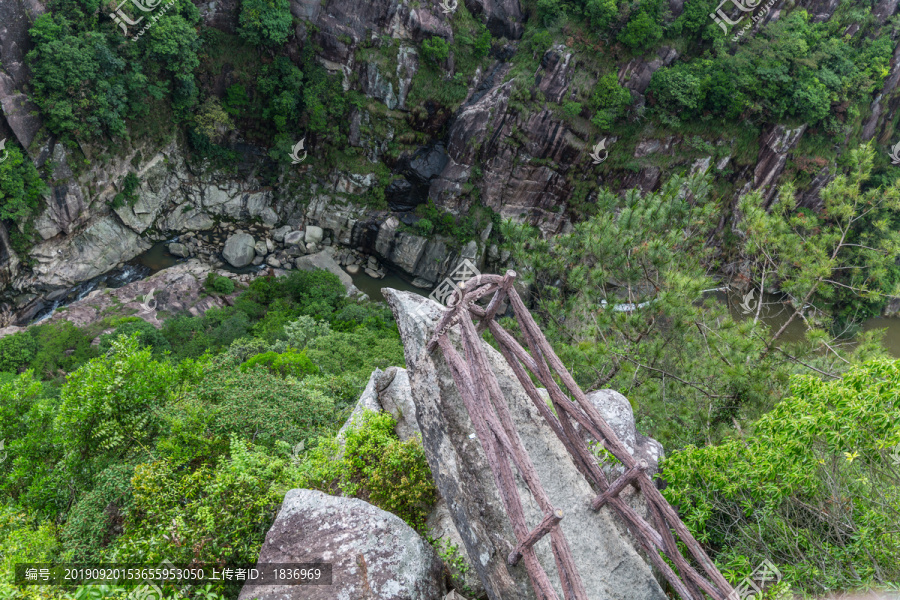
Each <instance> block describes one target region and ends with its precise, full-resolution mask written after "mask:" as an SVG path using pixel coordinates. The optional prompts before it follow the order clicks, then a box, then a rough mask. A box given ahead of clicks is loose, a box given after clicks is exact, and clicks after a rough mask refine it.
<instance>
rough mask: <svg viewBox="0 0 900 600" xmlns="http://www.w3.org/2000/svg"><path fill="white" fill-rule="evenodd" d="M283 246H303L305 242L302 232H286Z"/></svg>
mask: <svg viewBox="0 0 900 600" xmlns="http://www.w3.org/2000/svg"><path fill="white" fill-rule="evenodd" d="M284 244H285V245H286V246H295V245H297V244H304V246H305V245H306V242H304V241H303V232H302V231H288V232H287V233H286V234H284Z"/></svg>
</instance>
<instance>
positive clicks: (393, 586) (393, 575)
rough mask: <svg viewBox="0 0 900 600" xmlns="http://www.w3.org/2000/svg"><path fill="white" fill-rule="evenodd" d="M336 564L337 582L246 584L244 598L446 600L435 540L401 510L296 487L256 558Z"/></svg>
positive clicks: (276, 599)
mask: <svg viewBox="0 0 900 600" xmlns="http://www.w3.org/2000/svg"><path fill="white" fill-rule="evenodd" d="M313 562H328V563H331V564H332V582H333V583H332V585H297V586H284V585H273V586H259V585H246V586H244V589H242V590H241V594H240V596H239V600H251V599H253V600H344V599H347V600H350V599H354V598H367V599H372V600H441V599H442V598H443V597H444V594H445V593H446V589H445V588H444V585H443V579H442V576H441V568H440V561H439V559H438V557H437V555H436V554H435V552H434V550H433V549H432V548H431V546H429V545H428V543H427V542H425V540H423V539H422V538H421V537H420V536H419V534H417V533H416V532H415V531H414V530H413V529H412V528H411V527H410V526H409V525H407V524H406V523H404V522H403V521H402V520H401V519H400V518H399V517H397V516H395V515H392V514H391V513H388V512H385V511H383V510H381V509H380V508H376V507H374V506H372V505H371V504H369V503H367V502H363V501H362V500H357V499H356V498H341V497H336V496H329V495H327V494H324V493H322V492H319V491H314V490H291V491H289V492H288V493H287V495H285V498H284V502H283V503H282V505H281V510H279V511H278V517H277V518H276V519H275V523H274V524H273V525H272V528H271V529H270V530H269V532H268V533H267V534H266V540H265V542H264V543H263V547H262V550H261V552H260V555H259V561H258V564H263V563H313Z"/></svg>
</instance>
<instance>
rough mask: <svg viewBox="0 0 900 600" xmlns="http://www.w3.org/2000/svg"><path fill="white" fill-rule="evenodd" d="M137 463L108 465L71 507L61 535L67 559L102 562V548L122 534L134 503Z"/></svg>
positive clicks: (71, 560) (70, 560)
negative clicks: (133, 491) (128, 513)
mask: <svg viewBox="0 0 900 600" xmlns="http://www.w3.org/2000/svg"><path fill="white" fill-rule="evenodd" d="M132 475H134V466H133V465H129V464H118V465H114V466H112V467H110V468H109V469H106V470H105V471H103V472H102V473H100V474H99V475H97V478H96V480H95V484H94V487H93V488H92V489H90V490H88V491H87V492H86V493H85V494H84V495H83V496H82V497H81V498H80V499H79V500H78V502H77V503H76V504H75V505H74V506H73V507H72V510H71V511H69V513H68V515H67V518H66V522H65V524H64V525H63V528H62V532H61V534H60V539H61V541H62V543H63V548H64V551H65V554H64V556H65V560H66V561H68V562H87V563H90V562H102V559H103V552H104V549H105V548H106V547H108V546H109V545H110V544H112V543H113V542H114V541H115V539H116V537H117V536H119V535H121V533H122V526H123V523H124V520H125V515H126V514H127V512H128V510H129V508H130V506H131V477H132Z"/></svg>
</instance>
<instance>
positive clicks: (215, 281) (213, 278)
mask: <svg viewBox="0 0 900 600" xmlns="http://www.w3.org/2000/svg"><path fill="white" fill-rule="evenodd" d="M204 287H205V288H206V289H207V290H208V291H210V292H212V293H214V294H222V295H223V296H227V295H229V294H232V293H234V281H232V280H231V279H229V278H228V277H225V276H224V275H218V274H216V273H213V272H210V273H209V274H208V275H207V276H206V281H205V282H204Z"/></svg>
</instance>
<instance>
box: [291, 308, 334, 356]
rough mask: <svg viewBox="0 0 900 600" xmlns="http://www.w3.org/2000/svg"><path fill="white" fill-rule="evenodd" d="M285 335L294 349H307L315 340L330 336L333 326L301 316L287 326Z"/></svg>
mask: <svg viewBox="0 0 900 600" xmlns="http://www.w3.org/2000/svg"><path fill="white" fill-rule="evenodd" d="M284 334H285V338H286V339H287V342H288V343H289V344H290V345H291V346H293V347H294V348H306V346H308V345H309V343H310V342H312V341H313V340H314V339H316V338H319V337H322V336H326V335H330V334H331V326H330V325H329V324H328V323H326V322H324V321H316V320H315V319H313V318H312V317H310V316H308V315H300V316H299V317H298V318H297V319H296V320H294V321H291V322H290V323H287V324H285V326H284Z"/></svg>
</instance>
